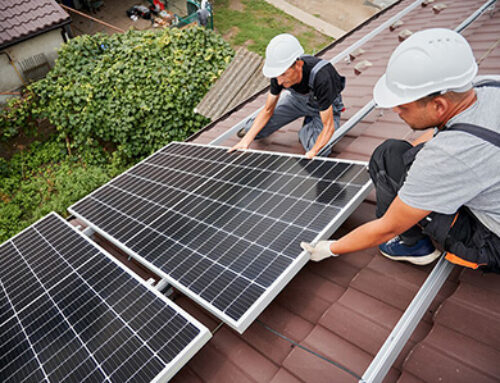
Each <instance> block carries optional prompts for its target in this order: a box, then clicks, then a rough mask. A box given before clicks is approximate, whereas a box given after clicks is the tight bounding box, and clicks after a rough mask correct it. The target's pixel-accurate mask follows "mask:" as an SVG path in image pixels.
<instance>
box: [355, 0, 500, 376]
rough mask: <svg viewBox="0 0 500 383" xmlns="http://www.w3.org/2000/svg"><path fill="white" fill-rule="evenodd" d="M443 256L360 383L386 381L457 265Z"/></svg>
mask: <svg viewBox="0 0 500 383" xmlns="http://www.w3.org/2000/svg"><path fill="white" fill-rule="evenodd" d="M495 2H496V0H489V1H487V2H486V3H484V5H483V6H482V7H481V8H479V9H478V10H477V11H476V12H474V13H473V14H472V15H471V16H469V17H468V18H467V19H466V20H464V21H463V22H462V23H461V24H460V25H459V26H458V27H456V28H455V32H458V33H460V32H462V31H463V30H464V29H465V28H467V27H468V26H469V25H470V24H471V23H472V22H473V21H474V20H476V19H477V18H478V17H479V16H481V14H482V13H483V12H484V11H486V10H487V9H488V8H489V7H491V6H492V5H493V4H494V3H495ZM368 104H369V103H368ZM368 104H367V105H366V106H368ZM444 257H445V254H443V256H441V258H440V259H439V261H438V263H437V264H436V266H434V269H433V270H432V272H431V273H430V274H429V276H428V277H427V279H426V281H425V282H424V284H423V285H422V287H420V290H419V291H418V293H417V295H415V297H414V298H413V300H412V302H411V303H410V305H409V306H408V308H407V309H406V311H405V312H404V314H403V316H402V317H401V318H400V319H399V321H398V323H397V324H396V326H395V327H394V329H393V330H392V332H391V333H390V334H389V336H388V337H387V339H386V341H385V342H384V344H383V345H382V347H381V348H380V350H379V351H378V353H377V355H375V358H374V359H373V360H372V362H371V363H370V365H369V366H368V368H367V369H366V371H365V373H364V374H363V377H362V378H361V380H360V381H359V382H360V383H379V382H382V380H383V379H384V378H385V376H386V375H387V372H388V371H389V369H390V368H391V366H392V364H393V363H394V361H395V360H396V358H397V357H398V355H399V353H400V352H401V350H402V349H403V347H404V345H405V344H406V342H407V341H408V339H409V338H410V336H411V334H412V333H413V331H414V330H415V328H416V327H417V325H418V323H419V322H420V320H421V319H422V316H423V315H424V313H425V312H426V311H427V309H428V307H429V305H430V304H431V303H432V301H433V300H434V298H435V297H436V295H437V293H438V292H439V290H440V289H441V287H442V286H443V284H444V282H445V281H446V279H447V278H448V276H449V275H450V273H451V271H452V270H453V268H454V265H453V264H452V263H450V262H448V261H446V259H445V258H444Z"/></svg>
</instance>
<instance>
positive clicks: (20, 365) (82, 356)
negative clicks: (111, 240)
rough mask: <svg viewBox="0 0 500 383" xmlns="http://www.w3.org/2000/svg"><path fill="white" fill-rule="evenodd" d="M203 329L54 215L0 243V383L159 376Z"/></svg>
mask: <svg viewBox="0 0 500 383" xmlns="http://www.w3.org/2000/svg"><path fill="white" fill-rule="evenodd" d="M208 338H210V334H209V332H208V330H207V329H206V328H205V327H204V326H202V325H200V324H199V323H198V322H196V321H194V320H193V319H192V318H191V317H190V316H189V315H187V314H186V313H184V312H182V311H181V310H180V309H179V308H178V307H177V306H175V305H174V304H173V303H171V302H168V300H167V299H166V298H165V297H163V296H162V295H160V294H159V293H158V292H156V291H153V290H152V289H150V288H148V287H147V286H146V285H145V284H144V283H142V282H140V281H139V279H137V278H136V277H135V276H133V275H132V274H130V273H128V272H126V271H125V270H124V269H122V268H121V267H120V266H119V265H118V264H117V263H116V262H115V261H113V260H112V259H111V257H109V256H107V255H105V254H104V253H103V252H102V251H101V250H99V249H98V248H97V247H96V246H95V245H93V244H91V243H90V241H88V240H87V239H86V238H84V237H83V235H81V234H79V233H77V232H76V231H75V229H73V228H72V227H70V225H69V224H67V223H66V222H65V221H63V220H62V219H61V218H60V217H59V216H57V215H56V214H50V215H49V216H47V217H45V218H44V219H42V220H41V221H39V222H38V223H36V224H34V225H32V226H31V227H29V228H28V229H26V230H25V231H23V232H22V233H21V234H19V235H17V236H16V237H14V238H12V239H11V240H9V241H7V242H5V243H4V244H2V245H1V246H0V382H2V383H7V382H16V383H17V382H62V381H65V382H78V383H80V382H120V383H123V382H128V381H130V382H150V381H152V380H154V379H156V378H158V379H159V378H162V379H168V378H170V377H171V376H173V374H174V373H175V372H176V371H177V370H178V369H179V368H180V367H181V366H182V365H183V364H184V363H185V362H186V361H187V360H188V359H189V358H190V357H191V356H192V355H193V354H194V353H195V352H196V351H198V349H199V348H200V347H201V346H202V345H203V344H204V343H205V342H206V341H207V340H208Z"/></svg>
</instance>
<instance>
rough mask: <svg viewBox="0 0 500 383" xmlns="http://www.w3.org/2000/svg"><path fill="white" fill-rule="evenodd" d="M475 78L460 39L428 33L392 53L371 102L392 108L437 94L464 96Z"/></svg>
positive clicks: (468, 50)
mask: <svg viewBox="0 0 500 383" xmlns="http://www.w3.org/2000/svg"><path fill="white" fill-rule="evenodd" d="M476 74H477V64H476V60H475V59H474V55H473V53H472V49H471V47H470V45H469V43H468V42H467V40H465V39H464V38H463V37H462V35H460V34H459V33H457V32H454V31H452V30H450V29H444V28H434V29H427V30H425V31H420V32H417V33H415V34H413V35H412V36H410V37H409V38H408V39H407V40H405V41H404V42H402V43H401V44H400V45H399V46H398V47H397V48H396V49H395V50H394V52H393V53H392V55H391V58H390V59H389V63H388V64H387V69H386V71H385V74H384V75H383V76H382V77H381V78H380V79H379V80H378V81H377V84H376V85H375V88H374V89H373V99H374V101H375V103H376V104H377V106H379V107H382V108H392V107H395V106H398V105H402V104H407V103H409V102H412V101H416V100H418V99H420V98H422V97H425V96H428V95H430V94H432V93H436V92H443V93H444V92H447V91H455V92H465V91H467V90H469V89H471V87H472V80H473V78H474V77H475V76H476Z"/></svg>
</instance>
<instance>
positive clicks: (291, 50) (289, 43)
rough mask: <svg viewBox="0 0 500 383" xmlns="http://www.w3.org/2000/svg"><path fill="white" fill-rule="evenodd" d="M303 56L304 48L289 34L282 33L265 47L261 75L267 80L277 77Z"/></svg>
mask: <svg viewBox="0 0 500 383" xmlns="http://www.w3.org/2000/svg"><path fill="white" fill-rule="evenodd" d="M303 54H304V48H302V45H300V43H299V40H297V39H296V38H295V37H294V36H292V35H291V34H289V33H282V34H281V35H278V36H275V37H273V39H272V40H271V41H270V42H269V44H268V45H267V48H266V61H265V62H264V67H263V68H262V73H264V76H266V77H269V78H272V77H278V76H279V75H281V74H283V72H285V71H286V70H287V69H288V68H290V67H291V66H292V64H293V63H294V62H295V60H297V59H298V58H299V57H300V56H301V55H303Z"/></svg>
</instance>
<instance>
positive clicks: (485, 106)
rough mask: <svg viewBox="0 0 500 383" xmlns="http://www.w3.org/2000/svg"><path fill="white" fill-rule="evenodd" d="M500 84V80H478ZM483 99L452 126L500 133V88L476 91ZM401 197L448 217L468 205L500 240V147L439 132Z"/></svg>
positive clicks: (415, 165)
mask: <svg viewBox="0 0 500 383" xmlns="http://www.w3.org/2000/svg"><path fill="white" fill-rule="evenodd" d="M486 78H487V79H491V80H496V81H500V76H487V77H486V76H484V77H481V78H479V77H478V78H477V79H476V83H477V81H479V80H480V79H481V80H484V79H486ZM476 94H477V101H476V102H475V103H474V104H473V105H471V106H470V107H469V108H467V109H466V110H464V111H463V112H462V113H460V114H458V115H456V116H454V117H453V118H451V119H450V120H449V121H448V122H447V123H446V126H450V125H453V124H456V123H458V122H460V123H469V124H475V125H479V126H482V127H484V128H486V129H490V130H493V131H495V132H498V133H500V88H495V87H480V88H476ZM398 195H399V198H401V200H402V201H403V202H404V203H406V204H407V205H410V206H412V207H415V208H418V209H423V210H431V211H435V212H438V213H443V214H452V213H455V212H456V211H457V210H458V209H459V208H460V207H461V206H462V205H465V206H467V207H468V208H469V209H470V210H471V211H472V213H473V214H474V215H475V216H476V217H477V218H478V219H479V220H480V221H481V222H482V223H483V224H484V225H485V226H486V227H487V228H488V229H490V230H491V231H493V232H494V233H495V234H497V235H498V236H500V148H498V147H497V146H495V145H493V144H491V143H489V142H487V141H484V140H482V139H481V138H478V137H476V136H473V135H471V134H469V133H465V132H457V131H450V132H439V133H438V134H437V135H436V136H435V137H434V138H432V140H430V141H428V142H427V143H426V144H425V146H424V148H423V149H422V150H420V152H419V153H418V154H417V156H416V158H415V161H414V162H413V164H412V166H411V168H410V170H409V172H408V176H407V178H406V181H405V183H404V184H403V186H402V187H401V189H400V190H399V193H398Z"/></svg>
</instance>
